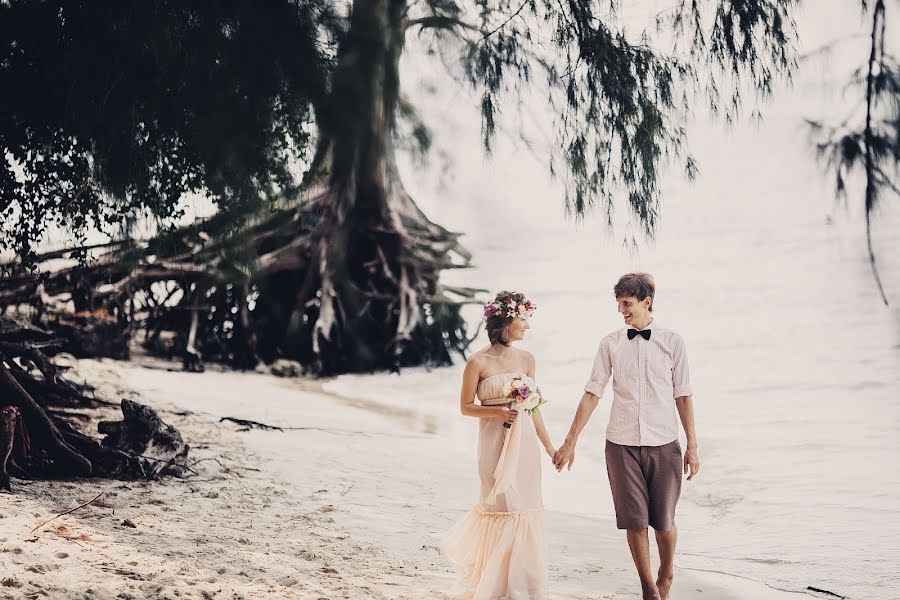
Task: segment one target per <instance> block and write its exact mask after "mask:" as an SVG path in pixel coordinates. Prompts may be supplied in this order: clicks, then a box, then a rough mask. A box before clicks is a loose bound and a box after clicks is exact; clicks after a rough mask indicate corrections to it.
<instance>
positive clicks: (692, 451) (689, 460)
mask: <svg viewBox="0 0 900 600" xmlns="http://www.w3.org/2000/svg"><path fill="white" fill-rule="evenodd" d="M688 471H690V475H688V481H690V480H691V479H693V478H694V475H696V474H697V473H698V472H699V471H700V454H699V453H698V452H697V447H696V446H691V445H690V444H688V447H687V450H685V451H684V472H685V474H686V475H687V473H688Z"/></svg>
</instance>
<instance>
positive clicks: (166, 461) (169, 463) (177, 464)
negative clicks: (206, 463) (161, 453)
mask: <svg viewBox="0 0 900 600" xmlns="http://www.w3.org/2000/svg"><path fill="white" fill-rule="evenodd" d="M135 456H137V457H140V458H146V459H147V460H155V461H156V462H161V463H166V464H167V465H171V466H173V467H178V468H179V469H184V470H185V471H190V472H191V473H193V474H194V475H199V474H200V473H198V472H197V471H195V470H193V469H192V468H190V467H189V466H187V465H183V464H181V463H177V462H175V459H172V458H170V459H168V460H165V459H162V458H154V457H152V456H145V455H143V454H135Z"/></svg>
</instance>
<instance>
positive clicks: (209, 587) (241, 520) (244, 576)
mask: <svg viewBox="0 0 900 600" xmlns="http://www.w3.org/2000/svg"><path fill="white" fill-rule="evenodd" d="M145 362H148V361H145ZM153 366H154V367H155V368H152V369H151V368H146V367H142V366H139V365H137V364H134V363H117V362H113V361H82V362H81V364H80V365H79V372H80V373H81V374H82V375H83V376H84V377H85V378H86V379H88V380H89V381H91V382H93V383H94V384H95V385H98V386H99V389H100V392H101V393H102V394H103V395H104V396H105V397H107V398H110V399H118V398H122V397H131V398H135V399H139V400H141V401H143V402H146V403H148V404H150V405H151V406H153V407H154V408H156V409H157V410H159V411H160V414H161V416H162V417H163V419H164V420H166V421H168V422H170V423H172V424H173V425H175V426H176V427H178V428H179V429H180V430H181V432H182V434H183V435H185V436H186V437H187V439H188V440H189V441H190V443H191V445H192V451H191V459H192V460H198V459H209V460H203V461H202V462H200V463H198V464H197V465H196V467H195V469H196V471H197V475H191V476H190V477H188V478H186V479H183V480H179V479H167V480H166V481H164V482H155V483H147V482H118V481H102V480H90V481H81V482H20V481H14V483H15V484H16V488H15V489H16V495H13V496H9V495H3V496H0V519H2V520H0V597H3V598H54V599H55V598H61V599H76V598H77V599H79V600H81V599H105V598H111V599H113V598H114V599H130V598H154V599H156V598H159V599H175V598H215V599H220V598H221V599H225V598H286V599H292V598H299V599H310V600H318V599H327V600H331V599H337V598H360V599H363V598H398V599H399V598H406V599H440V598H447V597H448V592H449V591H450V590H451V589H452V583H453V577H452V574H451V572H450V570H449V568H448V565H447V563H446V562H445V561H444V560H443V558H442V557H441V555H440V554H439V553H438V551H437V547H436V545H437V543H438V540H439V538H440V535H441V534H442V533H443V531H445V530H446V529H447V528H448V527H449V526H450V524H451V523H452V522H453V521H454V520H455V519H457V518H459V517H460V516H461V515H462V514H463V513H464V512H465V510H467V509H468V508H469V505H470V504H471V502H472V500H473V498H474V497H475V487H474V486H475V482H474V480H473V468H472V465H470V464H468V460H466V459H464V458H462V457H465V456H467V454H466V453H463V452H459V451H457V450H455V449H453V448H448V445H449V444H448V442H447V440H445V439H442V438H441V436H440V435H437V434H434V433H429V431H430V430H431V429H432V428H430V427H429V426H428V424H427V423H422V422H419V421H418V420H417V418H416V416H415V415H413V414H408V413H404V412H400V411H396V410H390V409H386V408H384V407H380V406H377V405H374V404H373V405H369V404H367V403H365V402H360V401H350V400H345V399H342V398H339V397H336V396H332V395H328V394H325V393H323V392H322V391H321V389H320V387H319V385H318V384H316V383H314V382H305V381H301V380H281V379H277V378H274V377H271V376H268V375H258V374H238V373H230V372H207V373H205V374H200V375H198V374H187V373H182V372H175V371H173V372H169V371H166V370H164V369H163V368H162V367H164V366H166V365H164V364H163V363H158V362H157V363H153ZM398 381H402V379H399V380H398ZM185 410H187V411H191V413H192V414H189V415H185V414H183V411H185ZM179 413H181V414H179ZM221 416H233V417H240V418H247V419H253V420H257V421H262V422H266V423H270V424H275V425H285V426H288V425H291V426H297V427H304V428H305V429H299V430H292V431H283V432H280V431H258V430H252V431H245V432H239V431H237V430H238V427H237V426H236V425H233V424H229V423H225V424H219V422H218V420H219V417H221ZM99 492H103V495H102V496H101V497H100V499H99V500H98V501H97V502H96V503H94V504H93V505H90V506H87V507H84V508H81V509H80V510H78V511H76V512H74V513H72V514H69V515H66V516H63V517H60V518H58V519H56V520H54V521H52V522H50V523H48V524H47V525H45V526H43V527H41V528H39V529H38V530H37V531H35V532H31V529H32V528H34V527H35V526H37V525H39V524H40V523H42V522H43V521H44V520H46V519H48V518H50V517H52V516H54V515H56V514H58V513H60V512H63V511H65V510H68V509H70V508H73V507H75V506H78V505H79V504H81V503H82V502H86V501H88V500H90V499H91V498H92V497H93V496H94V495H96V494H97V493H99ZM547 524H548V533H549V539H550V543H551V560H552V565H551V573H550V575H551V594H552V598H554V599H559V600H562V599H581V598H584V599H587V598H614V599H631V598H639V597H640V596H639V594H637V593H636V591H639V587H638V586H637V582H636V576H635V575H634V574H633V568H632V566H631V563H630V558H629V555H628V552H627V547H626V545H625V541H624V539H623V537H622V535H621V534H619V532H617V531H616V529H615V527H614V524H613V522H612V521H608V520H602V521H592V520H589V519H585V518H583V517H575V516H571V515H567V514H563V513H549V514H548V515H547ZM685 534H689V532H686V533H685ZM676 562H677V561H676ZM786 597H788V595H787V594H785V593H783V592H777V591H775V590H771V589H769V588H767V587H766V586H764V585H761V584H758V583H755V582H749V581H746V580H741V579H737V578H733V577H727V576H721V575H720V576H715V577H710V576H709V575H708V574H696V573H687V572H683V571H679V572H678V573H677V575H676V583H675V588H674V589H673V594H672V598H673V599H674V600H692V599H715V600H718V599H728V598H734V599H744V598H746V599H753V600H767V599H769V598H771V599H773V600H774V599H776V598H786ZM791 597H795V595H791Z"/></svg>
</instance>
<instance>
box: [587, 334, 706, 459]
mask: <svg viewBox="0 0 900 600" xmlns="http://www.w3.org/2000/svg"><path fill="white" fill-rule="evenodd" d="M646 329H649V330H650V339H649V340H645V339H644V338H643V337H642V336H640V335H638V336H635V337H634V339H631V340H629V339H628V333H627V332H628V328H627V327H626V328H624V329H620V330H619V331H616V332H613V333H611V334H609V335H608V336H606V337H605V338H603V341H602V342H600V347H599V348H598V349H597V357H596V358H595V359H594V368H593V370H592V371H591V378H590V380H589V381H588V382H587V384H586V385H585V386H584V390H585V391H586V392H590V393H591V394H594V395H595V396H597V397H598V398H600V397H602V396H603V390H604V389H606V384H607V383H608V382H609V379H610V377H611V378H612V382H613V385H612V389H613V400H612V408H611V409H610V414H609V425H608V426H607V428H606V439H608V440H609V441H611V442H612V443H614V444H621V445H624V446H662V445H663V444H668V443H670V442H673V441H675V440H676V439H678V410H677V408H676V406H675V398H680V397H681V396H690V395H692V394H691V383H690V377H689V375H688V360H687V351H686V350H685V346H684V340H683V339H682V338H681V336H680V335H678V334H677V333H675V332H674V331H672V330H670V329H665V328H663V327H660V326H659V325H657V324H656V322H655V321H651V322H650V325H648V326H647V327H646Z"/></svg>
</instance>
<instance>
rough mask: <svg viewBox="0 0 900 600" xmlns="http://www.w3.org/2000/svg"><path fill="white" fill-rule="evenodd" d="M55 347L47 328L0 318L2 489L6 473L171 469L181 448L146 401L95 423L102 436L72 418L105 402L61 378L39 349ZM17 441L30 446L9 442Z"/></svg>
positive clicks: (113, 474) (179, 460)
mask: <svg viewBox="0 0 900 600" xmlns="http://www.w3.org/2000/svg"><path fill="white" fill-rule="evenodd" d="M63 345H64V342H63V341H62V340H60V339H59V338H57V337H56V336H54V335H53V334H51V333H49V332H47V331H44V330H42V329H40V328H37V327H34V326H32V325H29V324H27V323H22V322H20V321H16V320H13V319H9V318H6V317H0V409H3V408H4V407H7V410H0V415H3V416H2V417H0V459H3V460H2V464H0V467H2V469H0V478H2V480H0V483H2V484H4V487H6V488H7V489H8V488H9V487H10V486H9V483H10V482H9V480H8V478H7V477H8V475H7V474H11V475H12V476H14V477H19V478H46V477H87V476H93V477H109V478H117V479H138V478H156V477H159V476H162V475H165V474H169V473H177V472H179V468H178V465H180V464H184V462H185V460H186V458H187V453H188V446H187V445H186V444H185V443H184V441H183V440H182V439H181V436H180V434H179V433H178V432H177V431H176V430H175V429H174V428H172V427H171V426H169V425H166V424H165V423H163V422H162V421H161V420H160V419H159V417H158V416H157V415H156V413H155V412H154V411H153V410H152V409H150V408H148V407H146V406H142V405H140V404H137V403H134V402H129V401H123V403H122V412H123V415H124V420H123V421H122V422H120V423H108V422H107V423H104V424H102V429H103V430H105V432H106V433H107V434H108V435H107V438H106V439H105V440H101V439H100V438H95V437H92V436H90V435H88V434H86V433H84V432H82V431H81V430H80V429H79V428H77V427H75V426H74V425H73V424H72V421H73V420H75V417H73V416H72V415H73V414H77V413H73V410H77V409H85V408H95V407H100V406H104V405H105V406H109V405H110V403H108V402H105V401H103V400H101V399H99V398H96V397H95V396H94V394H93V393H92V392H93V390H92V389H91V388H90V387H89V386H85V385H79V384H76V383H73V382H71V381H69V380H67V379H66V378H65V377H63V376H62V374H61V372H60V369H59V368H58V367H57V366H56V365H55V364H54V363H53V361H52V359H51V358H50V357H49V356H48V355H47V354H45V352H52V351H55V350H58V349H59V348H60V347H62V346H63ZM59 408H64V409H68V410H63V411H59V410H57V409H59ZM19 427H21V431H19ZM101 432H104V431H101ZM23 439H27V440H29V441H30V444H27V445H25V447H22V446H23V444H22V443H21V442H18V443H17V442H16V440H23ZM15 450H19V451H18V452H17V451H15ZM7 469H8V470H7Z"/></svg>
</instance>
